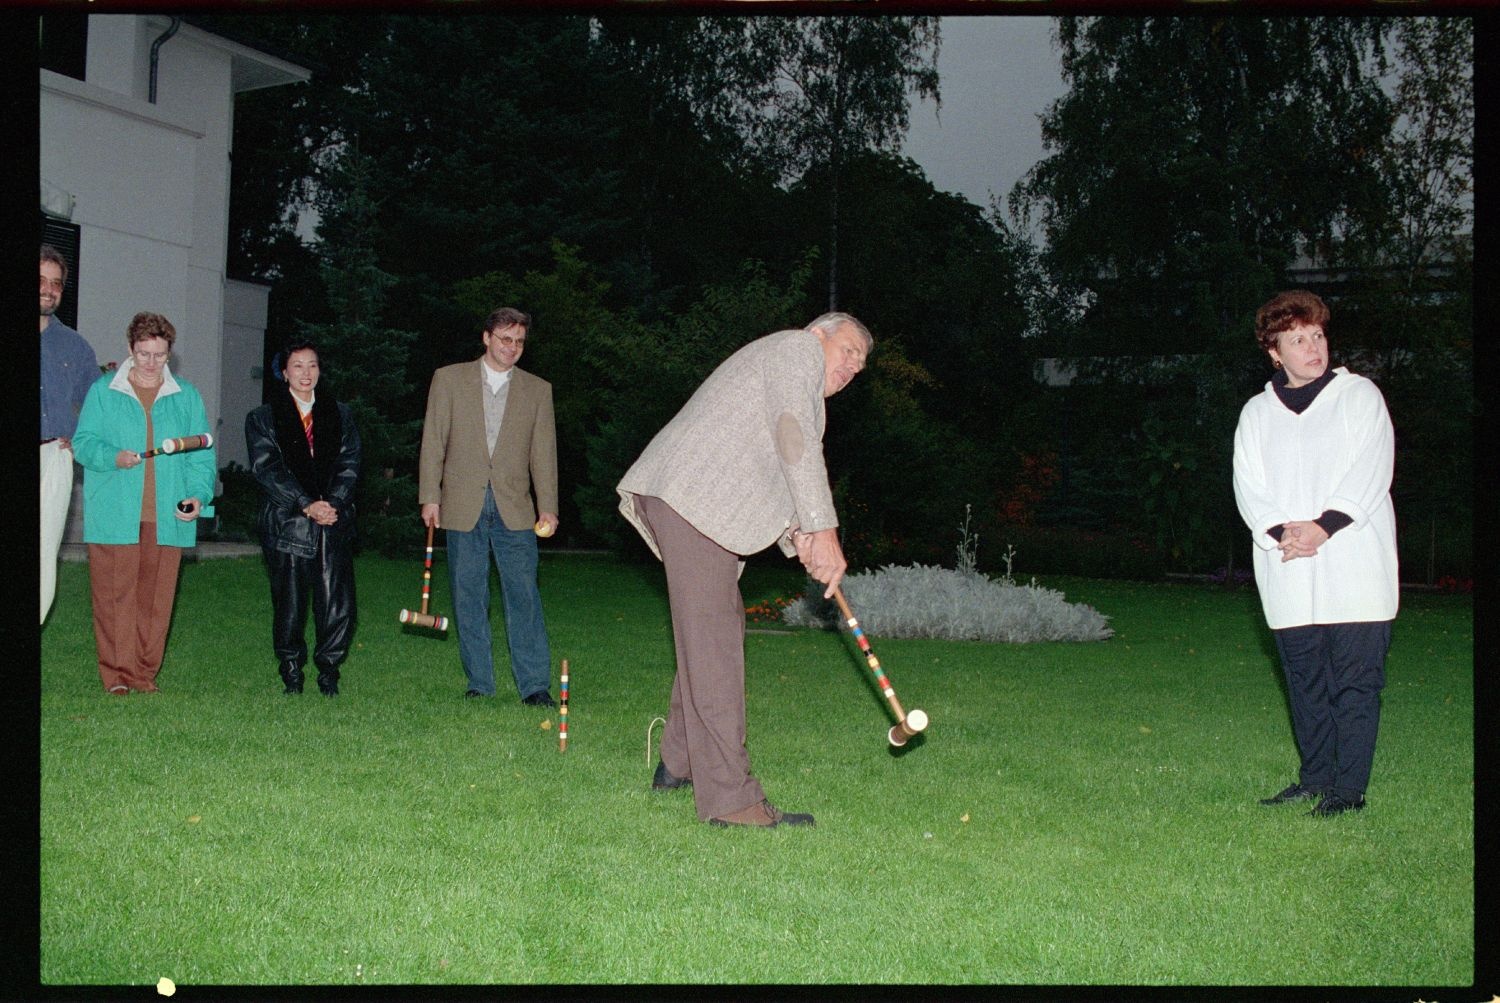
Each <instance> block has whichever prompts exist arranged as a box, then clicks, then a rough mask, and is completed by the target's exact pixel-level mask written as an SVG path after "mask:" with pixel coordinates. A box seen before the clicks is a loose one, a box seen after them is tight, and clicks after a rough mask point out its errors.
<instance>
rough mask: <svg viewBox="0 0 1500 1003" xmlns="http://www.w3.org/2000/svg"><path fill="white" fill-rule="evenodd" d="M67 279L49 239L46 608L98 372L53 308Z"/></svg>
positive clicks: (44, 333)
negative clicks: (77, 432) (87, 400)
mask: <svg viewBox="0 0 1500 1003" xmlns="http://www.w3.org/2000/svg"><path fill="white" fill-rule="evenodd" d="M67 283H68V263H67V262H66V261H64V260H63V257H62V255H61V254H59V253H58V252H57V249H56V248H54V247H52V246H51V245H50V244H43V245H42V253H41V308H42V313H41V337H42V353H41V354H42V387H41V390H42V392H41V398H42V435H41V439H42V470H41V474H42V476H41V482H42V498H41V510H42V575H41V580H42V598H41V603H42V609H41V620H40V621H39V622H45V621H46V619H47V611H48V610H50V609H51V608H52V597H53V595H54V594H55V592H56V591H57V552H58V549H59V548H61V546H62V538H63V531H64V530H65V529H66V528H67V525H68V505H69V503H70V502H72V500H73V449H72V447H73V442H72V440H73V431H74V429H75V428H77V426H78V411H79V409H80V408H82V407H83V398H84V396H85V395H86V394H87V393H88V390H89V387H90V386H91V385H92V384H93V382H94V381H95V380H96V379H98V378H99V357H98V356H96V355H95V354H94V349H93V346H91V345H90V344H89V343H88V342H87V341H85V340H84V338H83V336H82V335H80V334H79V333H78V332H77V331H75V330H73V329H72V328H71V327H69V326H68V325H66V324H64V323H63V322H62V321H60V320H58V319H57V317H56V316H54V314H55V313H56V312H57V308H58V306H59V304H61V303H62V297H63V289H64V287H65V286H66V285H67Z"/></svg>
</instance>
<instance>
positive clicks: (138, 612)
mask: <svg viewBox="0 0 1500 1003" xmlns="http://www.w3.org/2000/svg"><path fill="white" fill-rule="evenodd" d="M181 565H182V548H181V547H164V546H161V545H160V544H158V543H157V542H156V525H155V523H141V538H140V542H138V543H129V544H115V543H91V544H89V593H90V596H91V597H92V599H93V603H94V644H95V645H96V646H97V647H98V650H99V679H100V680H101V681H102V682H103V683H104V688H105V690H110V689H113V688H115V687H117V686H125V687H127V688H129V689H132V690H135V691H137V692H141V693H151V692H154V691H155V690H156V674H157V673H158V672H159V671H161V662H162V656H163V655H164V654H165V652H166V647H167V628H168V627H169V626H170V625H171V623H172V604H173V602H174V601H175V600H176V598H177V571H178V569H179V568H180V567H181Z"/></svg>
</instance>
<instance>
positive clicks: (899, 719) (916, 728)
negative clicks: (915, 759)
mask: <svg viewBox="0 0 1500 1003" xmlns="http://www.w3.org/2000/svg"><path fill="white" fill-rule="evenodd" d="M833 600H834V602H836V603H838V606H839V612H840V613H842V614H843V615H844V622H845V623H846V624H848V625H849V633H851V634H853V635H854V640H855V641H856V642H858V644H859V650H860V651H863V652H864V653H865V662H866V663H868V664H869V666H870V671H871V672H874V673H875V684H876V685H877V686H879V687H880V692H881V693H882V694H883V695H884V696H885V700H886V703H888V704H890V705H891V710H892V711H894V712H895V714H896V723H895V724H894V725H892V726H891V730H890V732H889V733H888V734H887V736H886V737H887V738H889V739H890V743H891V744H892V745H895V746H902V745H905V744H906V740H907V739H908V738H911V737H912V736H913V735H915V734H917V733H918V732H920V731H921V730H922V729H924V728H926V727H927V713H926V712H925V711H922V710H913V711H912V712H911V714H910V715H908V714H907V713H906V711H904V710H902V709H901V701H899V700H897V699H896V691H895V689H894V688H893V687H892V686H891V681H890V680H889V679H887V678H886V677H885V670H884V669H882V668H881V667H880V659H878V658H876V657H875V652H874V651H872V650H870V641H869V639H868V638H866V637H865V632H864V631H863V630H861V629H860V626H859V621H858V620H857V619H855V617H854V611H853V610H851V609H850V608H849V602H848V600H846V599H845V598H844V590H843V589H841V588H835V589H834V590H833Z"/></svg>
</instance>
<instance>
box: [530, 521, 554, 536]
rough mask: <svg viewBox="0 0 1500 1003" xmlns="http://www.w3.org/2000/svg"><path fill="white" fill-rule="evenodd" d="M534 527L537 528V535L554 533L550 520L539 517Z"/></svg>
mask: <svg viewBox="0 0 1500 1003" xmlns="http://www.w3.org/2000/svg"><path fill="white" fill-rule="evenodd" d="M534 528H535V529H536V535H537V536H551V535H552V524H551V523H550V522H543V521H542V520H540V519H538V520H537V522H536V526H535V527H534Z"/></svg>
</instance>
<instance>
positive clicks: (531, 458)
mask: <svg viewBox="0 0 1500 1003" xmlns="http://www.w3.org/2000/svg"><path fill="white" fill-rule="evenodd" d="M483 365H484V363H483V362H482V361H480V360H478V359H476V360H474V361H473V362H460V363H458V364H457V365H453V366H444V367H443V368H441V369H439V370H438V371H437V372H435V373H433V374H432V386H431V387H430V388H429V389H428V391H427V416H426V418H425V419H424V420H423V423H422V454H421V460H420V463H419V466H420V480H419V483H418V486H417V503H418V504H419V505H427V504H430V503H432V502H436V503H437V504H438V505H439V506H440V510H439V513H438V519H439V520H440V524H441V526H442V528H443V529H456V530H459V531H461V532H469V531H470V530H472V529H473V528H474V526H475V524H477V523H478V522H479V511H480V509H482V508H483V507H484V489H485V485H489V487H490V489H491V490H492V491H494V493H495V505H496V507H498V508H499V510H500V519H501V521H502V522H504V523H505V528H506V529H511V530H519V529H530V528H531V527H532V526H533V525H534V524H535V523H536V518H537V512H538V510H540V511H542V512H556V511H557V427H556V424H555V422H554V420H553V416H552V384H550V383H548V382H547V381H546V380H544V379H542V378H541V377H539V376H534V375H532V374H531V373H528V372H526V371H525V370H523V369H520V368H513V369H511V371H510V373H511V375H510V390H509V391H508V393H507V396H506V400H505V416H504V418H503V419H502V420H501V423H500V435H499V437H498V438H497V439H496V440H495V455H494V456H490V455H489V453H488V448H489V445H488V443H487V442H486V441H485V434H484V398H483V396H482V395H483V393H484V392H485V391H484V374H483V373H482V372H481V371H480V367H481V366H483ZM533 486H535V488H536V496H535V499H534V500H533V497H532V487H533Z"/></svg>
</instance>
